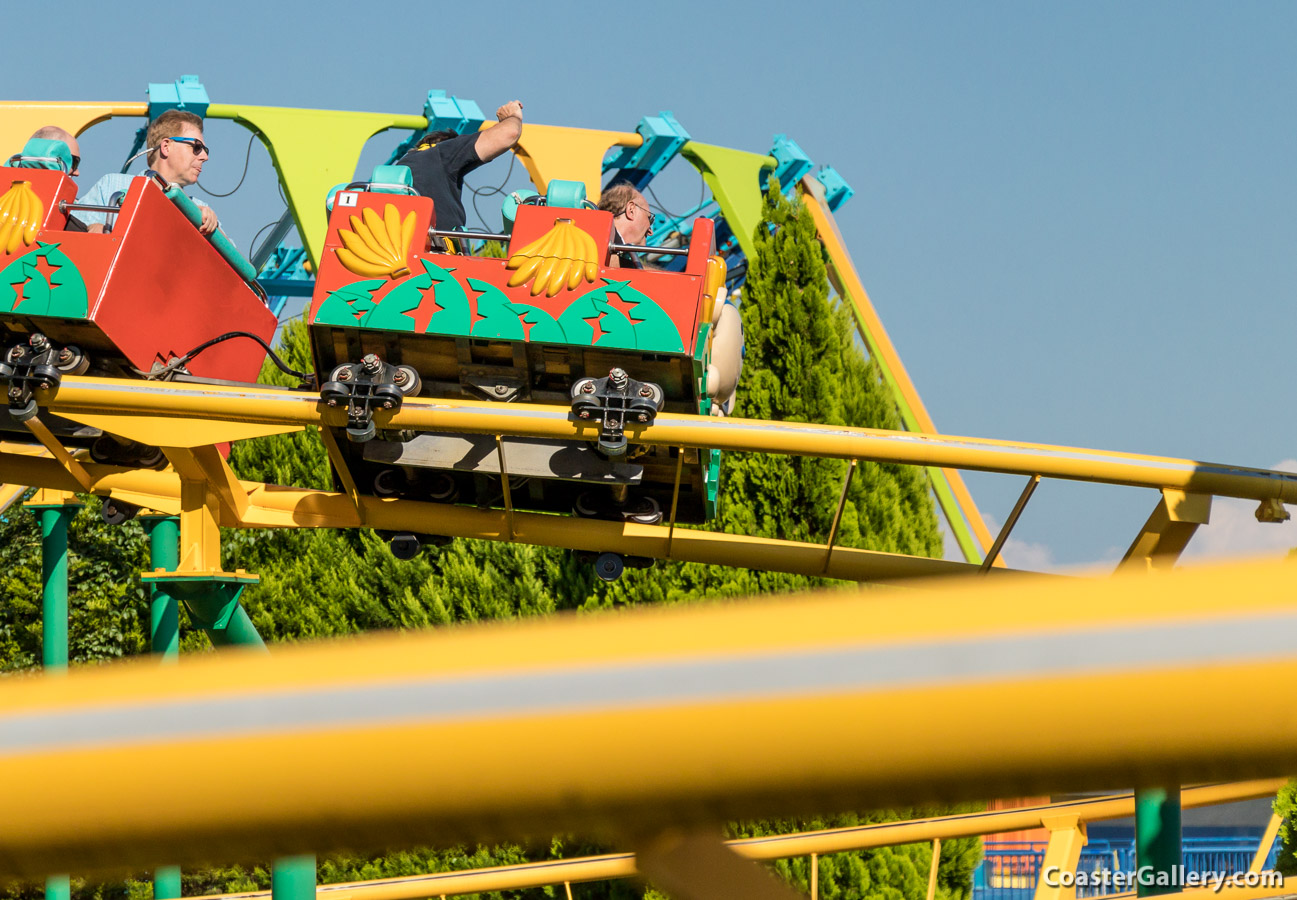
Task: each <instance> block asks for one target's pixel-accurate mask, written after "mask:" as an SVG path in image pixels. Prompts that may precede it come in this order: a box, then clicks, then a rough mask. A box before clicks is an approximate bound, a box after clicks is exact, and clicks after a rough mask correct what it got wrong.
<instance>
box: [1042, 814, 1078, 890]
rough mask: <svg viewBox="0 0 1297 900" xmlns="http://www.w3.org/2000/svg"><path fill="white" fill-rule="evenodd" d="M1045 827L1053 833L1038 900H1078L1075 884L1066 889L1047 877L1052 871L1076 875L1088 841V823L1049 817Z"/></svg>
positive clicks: (1047, 847) (1044, 823)
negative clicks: (1086, 825)
mask: <svg viewBox="0 0 1297 900" xmlns="http://www.w3.org/2000/svg"><path fill="white" fill-rule="evenodd" d="M1041 824H1043V825H1044V826H1045V827H1046V828H1048V829H1049V843H1048V844H1047V845H1046V846H1045V858H1044V859H1043V860H1041V865H1040V878H1039V880H1038V881H1037V882H1036V894H1035V900H1076V885H1075V884H1070V885H1067V886H1064V885H1063V884H1062V883H1061V881H1057V882H1055V883H1053V884H1051V883H1050V879H1049V878H1047V877H1046V875H1047V873H1049V872H1051V871H1053V872H1075V871H1076V864H1077V863H1078V862H1079V861H1080V859H1081V850H1083V849H1084V848H1085V845H1086V842H1087V840H1088V838H1087V837H1086V833H1085V823H1084V822H1082V821H1081V819H1080V818H1079V817H1077V816H1049V817H1046V818H1045V820H1044V821H1043V822H1042V823H1041Z"/></svg>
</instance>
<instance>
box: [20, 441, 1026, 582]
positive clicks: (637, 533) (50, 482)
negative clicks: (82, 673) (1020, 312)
mask: <svg viewBox="0 0 1297 900" xmlns="http://www.w3.org/2000/svg"><path fill="white" fill-rule="evenodd" d="M168 452H169V453H170V454H172V455H173V456H175V454H176V451H174V450H169V451H168ZM85 468H86V471H87V473H88V475H89V478H90V490H91V491H93V492H94V493H99V494H111V495H112V496H114V497H117V498H118V499H121V500H125V501H127V502H129V503H134V504H136V505H138V506H146V507H149V508H150V509H156V510H158V511H159V512H165V513H169V514H173V515H174V514H177V513H181V514H182V520H183V519H184V517H185V516H186V515H187V516H189V518H190V519H191V520H192V521H191V522H190V527H191V528H193V529H195V530H194V532H193V533H194V534H207V535H208V538H209V540H207V541H206V542H205V543H203V544H201V546H202V547H204V548H205V550H204V553H203V556H204V558H205V559H214V558H215V556H216V550H215V548H214V547H213V545H212V544H211V542H210V537H211V535H212V534H213V533H214V526H216V525H223V526H225V527H229V528H234V527H242V528H356V527H359V526H361V525H368V526H370V527H373V528H380V529H387V530H393V531H399V530H412V531H417V532H421V533H425V534H442V535H448V536H452V537H468V538H478V539H482V540H493V541H516V542H521V543H528V544H536V545H538V546H548V547H562V548H565V549H569V550H589V551H596V552H601V551H612V552H617V553H623V554H626V555H631V556H647V557H652V558H655V559H675V560H680V561H684V562H701V563H707V564H710V565H725V566H742V567H746V568H752V569H760V570H764V571H777V572H790V573H794V574H802V575H810V576H824V577H828V578H837V579H844V580H849V581H884V580H894V579H904V578H915V577H921V576H937V575H955V574H964V573H967V572H970V571H976V567H974V566H971V565H969V564H968V563H960V562H954V561H950V560H942V559H926V558H923V557H916V556H904V555H901V554H897V553H881V552H877V551H872V550H860V549H856V548H851V547H837V548H835V549H834V551H833V556H832V559H831V560H830V562H829V565H828V567H827V568H826V567H825V565H824V559H825V548H824V546H823V545H822V544H810V543H802V542H796V541H780V540H775V539H771V538H760V537H750V536H748V535H735V534H722V533H717V532H708V531H696V530H693V529H680V528H677V529H675V531H674V532H672V530H671V528H670V527H669V526H663V525H635V524H631V523H626V524H623V523H620V522H603V521H599V520H595V519H577V518H572V517H568V516H554V515H545V514H539V513H523V512H516V511H515V512H514V513H513V516H512V528H511V527H510V521H509V519H510V517H509V514H508V513H507V512H506V511H505V510H495V509H478V508H476V507H469V506H448V505H443V504H437V503H422V502H418V501H414V500H396V499H381V498H378V497H360V498H357V499H358V500H359V505H357V504H355V503H353V500H352V497H350V496H349V495H347V494H339V493H333V492H328V491H318V490H312V489H307V488H287V487H281V486H278V485H267V484H260V483H257V482H237V485H238V486H239V487H240V488H241V489H242V490H243V491H244V492H245V496H246V506H243V507H242V510H243V511H242V513H240V514H238V515H235V513H234V512H233V510H232V506H231V504H230V503H220V502H216V503H215V505H214V506H213V507H212V508H211V509H208V505H207V493H206V491H207V490H208V488H207V485H208V482H205V481H200V480H195V479H193V478H191V479H182V478H179V477H178V476H177V475H176V473H175V472H172V471H165V472H158V471H152V470H143V469H141V470H127V469H119V468H115V467H111V466H103V465H98V464H95V463H87V464H86V466H85ZM0 481H8V482H16V483H23V484H32V485H37V486H48V487H54V488H60V489H63V490H71V491H79V490H85V488H83V487H81V486H80V485H79V484H77V483H76V482H75V481H73V480H72V478H71V476H69V475H68V474H67V472H66V471H64V470H63V469H62V468H61V467H60V466H59V465H58V463H57V462H56V461H55V460H52V459H42V458H39V457H32V456H25V455H10V454H4V453H0ZM182 485H183V486H186V487H184V490H186V491H189V492H190V493H189V494H183V493H182ZM229 490H230V492H231V493H233V490H234V489H233V486H230V487H229ZM200 495H201V496H200ZM186 496H188V497H189V498H190V500H191V503H190V504H185V503H184V502H182V501H183V500H184V498H185V497H186ZM235 496H237V495H235ZM218 499H219V496H218ZM238 502H239V503H240V504H241V503H242V500H241V499H240V500H239V501H238ZM182 507H184V509H185V510H187V512H182ZM213 514H215V515H219V516H220V518H215V517H214V515H213ZM209 519H210V520H211V521H210V523H209ZM215 565H216V564H215V563H212V564H210V565H206V566H198V567H197V568H204V569H207V568H215ZM1000 574H1004V575H1009V576H1020V575H1021V574H1022V573H1021V572H1017V571H1013V570H1003V571H1002V573H1000Z"/></svg>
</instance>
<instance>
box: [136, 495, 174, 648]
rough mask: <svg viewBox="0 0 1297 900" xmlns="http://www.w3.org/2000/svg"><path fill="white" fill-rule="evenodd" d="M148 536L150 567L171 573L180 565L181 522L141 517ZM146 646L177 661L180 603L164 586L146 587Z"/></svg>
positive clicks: (162, 517) (154, 584) (151, 585)
mask: <svg viewBox="0 0 1297 900" xmlns="http://www.w3.org/2000/svg"><path fill="white" fill-rule="evenodd" d="M140 522H141V523H142V524H143V525H144V532H145V533H146V534H147V535H148V536H149V565H151V566H152V567H153V570H154V571H155V572H156V571H158V570H162V571H164V572H174V571H175V569H176V566H177V565H179V564H180V520H179V519H177V518H176V517H175V516H164V515H147V516H140ZM149 591H150V608H149V646H150V648H151V650H152V651H153V652H154V653H157V654H159V655H161V656H162V661H163V662H167V663H173V662H177V661H178V660H179V659H180V604H179V603H178V602H176V598H175V597H173V596H172V595H171V594H170V593H169V592H168V591H167V590H166V588H165V586H164V585H162V584H158V583H153V584H150V585H149Z"/></svg>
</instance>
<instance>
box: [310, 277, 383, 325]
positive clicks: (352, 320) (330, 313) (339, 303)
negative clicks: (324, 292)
mask: <svg viewBox="0 0 1297 900" xmlns="http://www.w3.org/2000/svg"><path fill="white" fill-rule="evenodd" d="M382 286H383V279H381V278H372V279H370V280H368V281H355V282H352V283H351V284H344V285H343V286H342V287H340V288H338V289H337V290H334V291H330V292H329V296H327V297H325V298H324V302H323V303H321V304H320V308H319V310H318V311H317V312H316V313H315V320H314V322H313V324H315V325H342V326H349V327H352V328H354V327H355V326H356V325H358V324H359V320H360V319H361V317H362V316H365V315H367V314H368V313H369V312H370V311H371V310H373V309H374V306H375V304H374V292H375V291H377V290H378V289H379V288H381V287H382Z"/></svg>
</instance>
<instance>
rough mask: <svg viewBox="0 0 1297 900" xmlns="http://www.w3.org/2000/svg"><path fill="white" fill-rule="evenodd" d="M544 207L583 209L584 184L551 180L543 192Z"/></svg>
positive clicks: (556, 179)
mask: <svg viewBox="0 0 1297 900" xmlns="http://www.w3.org/2000/svg"><path fill="white" fill-rule="evenodd" d="M545 205H546V206H566V207H569V208H571V209H583V208H584V207H585V182H582V181H562V180H560V179H558V178H555V179H553V180H552V181H550V183H549V187H547V188H546V190H545Z"/></svg>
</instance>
